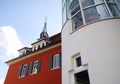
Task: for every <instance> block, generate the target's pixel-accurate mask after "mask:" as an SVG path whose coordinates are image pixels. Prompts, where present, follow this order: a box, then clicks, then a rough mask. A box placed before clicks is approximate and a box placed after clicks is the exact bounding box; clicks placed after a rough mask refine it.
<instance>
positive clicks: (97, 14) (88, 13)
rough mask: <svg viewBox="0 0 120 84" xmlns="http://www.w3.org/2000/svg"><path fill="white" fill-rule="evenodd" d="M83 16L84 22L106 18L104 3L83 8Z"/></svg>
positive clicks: (107, 15)
mask: <svg viewBox="0 0 120 84" xmlns="http://www.w3.org/2000/svg"><path fill="white" fill-rule="evenodd" d="M84 16H85V21H86V23H89V22H92V21H95V20H99V19H105V18H108V17H109V14H108V12H107V9H106V8H105V6H104V5H99V6H95V7H92V8H89V9H86V10H84Z"/></svg>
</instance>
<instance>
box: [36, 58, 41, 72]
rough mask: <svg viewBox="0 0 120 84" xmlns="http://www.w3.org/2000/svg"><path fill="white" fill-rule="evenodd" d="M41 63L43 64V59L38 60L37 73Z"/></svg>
mask: <svg viewBox="0 0 120 84" xmlns="http://www.w3.org/2000/svg"><path fill="white" fill-rule="evenodd" d="M40 64H41V61H40V60H38V66H37V73H38V72H40Z"/></svg>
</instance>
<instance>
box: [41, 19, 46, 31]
mask: <svg viewBox="0 0 120 84" xmlns="http://www.w3.org/2000/svg"><path fill="white" fill-rule="evenodd" d="M46 20H47V18H46V17H45V23H44V27H43V30H42V32H47V23H46Z"/></svg>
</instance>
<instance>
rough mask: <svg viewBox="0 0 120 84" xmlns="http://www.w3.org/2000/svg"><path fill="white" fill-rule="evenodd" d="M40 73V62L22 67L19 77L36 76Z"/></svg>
mask: <svg viewBox="0 0 120 84" xmlns="http://www.w3.org/2000/svg"><path fill="white" fill-rule="evenodd" d="M39 71H40V60H37V61H34V62H30V64H29V69H28V64H24V65H21V66H20V68H19V72H18V77H25V76H26V75H27V74H36V73H38V72H39Z"/></svg>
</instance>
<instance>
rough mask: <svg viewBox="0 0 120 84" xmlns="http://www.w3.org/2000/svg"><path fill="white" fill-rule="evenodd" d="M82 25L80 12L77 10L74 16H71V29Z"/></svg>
mask: <svg viewBox="0 0 120 84" xmlns="http://www.w3.org/2000/svg"><path fill="white" fill-rule="evenodd" d="M81 25H83V20H82V15H81V12H78V13H77V14H76V15H75V16H74V17H72V27H73V31H74V30H75V29H77V28H78V27H80V26H81Z"/></svg>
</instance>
